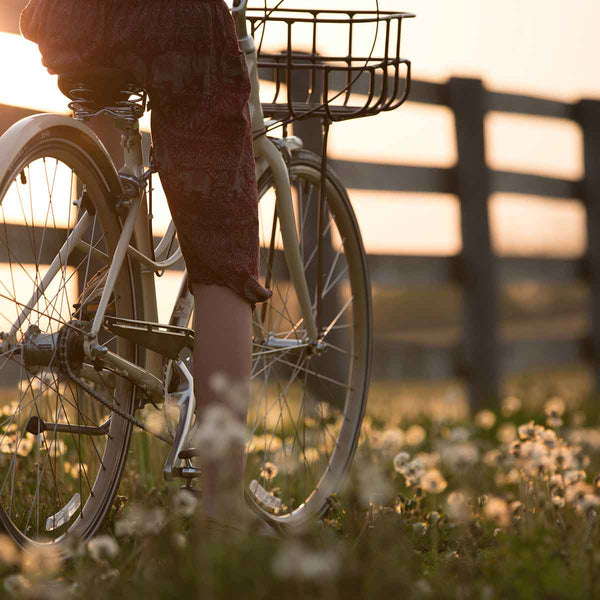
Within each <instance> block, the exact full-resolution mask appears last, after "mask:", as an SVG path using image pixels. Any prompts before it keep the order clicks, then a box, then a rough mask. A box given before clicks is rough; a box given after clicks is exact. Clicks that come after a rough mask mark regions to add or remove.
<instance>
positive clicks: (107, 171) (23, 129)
mask: <svg viewBox="0 0 600 600" xmlns="http://www.w3.org/2000/svg"><path fill="white" fill-rule="evenodd" d="M50 137H57V138H63V139H65V140H67V141H70V142H72V143H74V144H76V145H77V146H79V147H80V148H81V149H82V150H84V151H85V152H87V153H88V154H89V155H90V157H91V158H92V159H93V160H94V161H95V162H96V164H97V165H98V166H99V167H100V174H101V177H102V179H103V180H104V183H105V184H106V188H107V190H109V191H110V192H111V193H113V194H115V195H120V194H121V185H120V183H119V177H118V175H117V172H116V170H115V168H114V165H113V162H112V160H111V158H110V156H109V154H108V152H107V150H106V148H105V147H104V144H103V143H102V142H101V141H100V139H99V138H98V136H97V135H96V134H95V133H94V132H93V131H92V130H91V129H90V128H89V127H88V126H87V125H84V124H83V123H80V122H79V121H76V120H75V119H73V118H71V117H68V116H66V115H55V114H39V115H32V116H31V117H25V118H24V119H21V120H20V121H17V122H16V123H15V124H14V125H12V126H11V127H10V128H9V129H8V130H7V131H6V132H5V133H4V134H3V135H2V136H1V137H0V197H1V195H2V194H3V193H4V191H5V186H6V185H7V183H10V182H7V181H5V179H6V177H7V174H8V173H10V171H11V170H12V168H13V166H16V164H18V162H19V161H20V160H21V158H22V156H23V155H24V154H25V152H26V151H27V150H28V148H29V146H30V144H31V143H32V142H33V141H34V140H36V139H38V140H39V141H42V140H43V139H45V138H50Z"/></svg>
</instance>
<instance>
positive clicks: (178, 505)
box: [173, 490, 198, 517]
mask: <svg viewBox="0 0 600 600" xmlns="http://www.w3.org/2000/svg"><path fill="white" fill-rule="evenodd" d="M197 506H198V500H197V499H196V498H195V497H194V494H193V493H192V492H188V491H186V490H179V492H177V494H175V496H174V497H173V509H174V511H175V514H177V515H179V516H181V517H191V516H192V515H193V514H194V512H195V510H196V507H197Z"/></svg>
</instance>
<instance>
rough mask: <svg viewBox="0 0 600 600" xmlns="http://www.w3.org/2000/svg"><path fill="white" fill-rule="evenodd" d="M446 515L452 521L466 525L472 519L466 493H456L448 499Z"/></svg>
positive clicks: (451, 494) (449, 495)
mask: <svg viewBox="0 0 600 600" xmlns="http://www.w3.org/2000/svg"><path fill="white" fill-rule="evenodd" d="M446 513H447V514H448V518H449V519H450V520H452V521H457V522H459V523H465V522H466V521H468V520H469V519H470V518H471V507H470V506H469V503H468V497H467V494H466V493H465V492H461V491H454V492H450V494H448V498H447V499H446Z"/></svg>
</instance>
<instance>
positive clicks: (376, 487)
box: [358, 464, 393, 506]
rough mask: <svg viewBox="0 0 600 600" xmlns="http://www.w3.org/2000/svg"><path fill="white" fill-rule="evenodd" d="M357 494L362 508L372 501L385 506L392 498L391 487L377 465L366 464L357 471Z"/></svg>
mask: <svg viewBox="0 0 600 600" xmlns="http://www.w3.org/2000/svg"><path fill="white" fill-rule="evenodd" d="M358 492H359V498H360V501H361V503H362V504H363V506H370V504H371V502H372V501H375V502H377V503H379V504H385V503H386V502H388V500H390V499H391V498H392V493H393V490H392V485H391V483H390V482H389V481H388V479H387V478H386V477H385V476H384V474H383V472H382V471H381V469H380V468H379V466H378V465H375V464H367V465H366V466H365V465H363V468H361V469H359V470H358Z"/></svg>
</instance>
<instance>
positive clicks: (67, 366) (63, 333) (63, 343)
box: [58, 321, 173, 444]
mask: <svg viewBox="0 0 600 600" xmlns="http://www.w3.org/2000/svg"><path fill="white" fill-rule="evenodd" d="M87 325H89V324H88V323H86V322H85V321H70V322H69V323H68V326H65V327H63V328H62V329H61V330H60V332H59V334H58V363H59V366H60V368H61V370H62V371H63V372H64V373H65V374H66V375H67V376H68V377H69V379H71V380H72V381H73V382H74V383H75V384H76V385H77V386H79V387H80V388H81V389H83V390H84V391H85V392H86V393H87V394H89V395H90V396H92V398H94V399H95V400H97V401H98V402H100V404H102V405H104V406H105V407H106V408H108V409H109V410H110V411H111V412H114V413H116V414H118V415H119V416H120V417H122V418H123V419H125V420H126V421H129V423H131V424H132V425H135V426H136V427H138V428H139V429H142V430H143V431H145V432H146V433H149V434H150V435H152V436H154V437H155V438H158V439H159V440H161V441H162V442H165V443H166V444H172V443H173V440H172V439H170V438H168V437H166V436H164V435H162V434H160V433H156V432H154V431H152V430H151V429H150V428H149V427H148V426H147V425H146V424H145V423H144V422H143V421H141V420H140V419H138V418H137V417H134V416H133V415H130V414H128V413H127V412H125V411H124V410H122V409H121V408H119V407H118V406H115V405H113V404H112V403H110V402H108V400H106V399H105V398H103V397H102V396H101V395H100V394H99V393H98V392H97V391H96V390H95V389H94V388H93V387H92V386H90V385H89V384H88V383H87V382H86V381H85V379H82V378H81V377H79V376H78V375H77V373H76V372H75V371H74V369H73V368H72V366H71V363H70V361H69V343H71V341H72V340H73V339H74V338H73V336H74V333H73V329H74V328H75V327H81V328H83V327H85V326H87Z"/></svg>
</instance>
